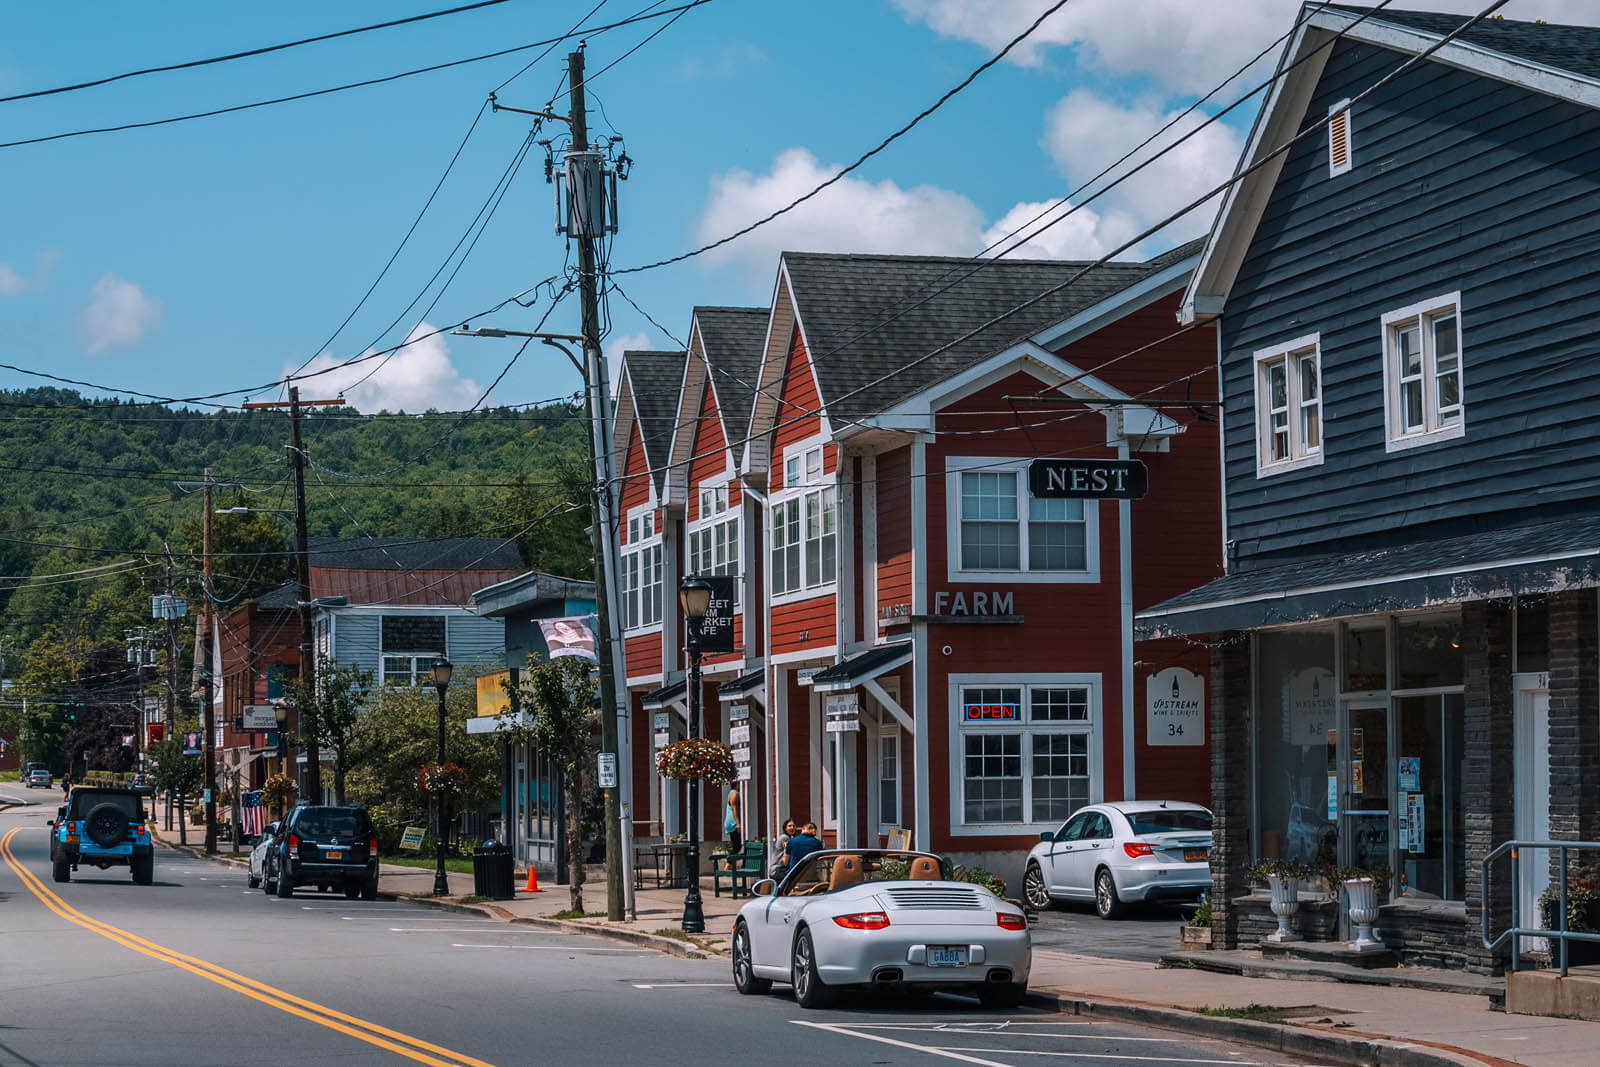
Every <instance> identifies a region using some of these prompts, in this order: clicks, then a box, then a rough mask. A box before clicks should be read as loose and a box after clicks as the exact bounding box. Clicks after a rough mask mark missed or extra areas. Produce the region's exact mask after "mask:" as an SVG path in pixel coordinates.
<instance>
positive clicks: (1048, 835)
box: [1039, 830, 1056, 844]
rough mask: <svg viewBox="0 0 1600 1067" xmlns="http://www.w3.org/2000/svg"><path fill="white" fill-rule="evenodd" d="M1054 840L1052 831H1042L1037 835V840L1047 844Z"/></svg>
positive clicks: (1054, 836)
mask: <svg viewBox="0 0 1600 1067" xmlns="http://www.w3.org/2000/svg"><path fill="white" fill-rule="evenodd" d="M1055 839H1056V835H1055V831H1053V830H1044V831H1042V832H1040V834H1039V840H1040V841H1043V842H1045V843H1047V844H1048V843H1049V842H1051V841H1054V840H1055Z"/></svg>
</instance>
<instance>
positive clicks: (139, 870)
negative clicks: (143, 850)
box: [128, 855, 156, 885]
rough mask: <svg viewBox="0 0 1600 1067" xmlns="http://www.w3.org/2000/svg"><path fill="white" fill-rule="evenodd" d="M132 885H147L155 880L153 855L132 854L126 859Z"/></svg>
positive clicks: (154, 859)
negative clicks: (130, 869) (131, 877)
mask: <svg viewBox="0 0 1600 1067" xmlns="http://www.w3.org/2000/svg"><path fill="white" fill-rule="evenodd" d="M128 866H129V867H130V868H132V874H133V884H134V885H149V884H150V883H152V882H154V881H155V880H156V858H155V856H153V855H152V856H133V857H132V858H130V859H129V860H128Z"/></svg>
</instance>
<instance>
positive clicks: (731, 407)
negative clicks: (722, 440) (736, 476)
mask: <svg viewBox="0 0 1600 1067" xmlns="http://www.w3.org/2000/svg"><path fill="white" fill-rule="evenodd" d="M770 314H771V309H769V308H764V307H757V308H743V307H697V308H695V309H694V317H695V321H697V322H698V323H699V324H700V343H701V344H702V345H703V346H704V347H705V355H706V363H707V364H708V365H709V366H710V367H711V380H712V383H713V384H714V385H715V386H716V389H717V402H718V405H719V407H720V408H721V411H722V428H723V432H724V433H725V434H726V435H727V438H728V442H729V444H730V445H735V443H736V442H738V441H740V440H742V439H743V438H744V436H745V434H747V433H749V432H750V405H751V403H752V402H753V401H754V400H755V395H756V375H757V374H759V373H761V351H762V346H763V343H764V342H765V341H766V339H767V319H768V317H769V316H770ZM735 447H737V446H736V445H735Z"/></svg>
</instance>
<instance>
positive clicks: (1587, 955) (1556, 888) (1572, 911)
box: [1539, 867, 1600, 967]
mask: <svg viewBox="0 0 1600 1067" xmlns="http://www.w3.org/2000/svg"><path fill="white" fill-rule="evenodd" d="M1597 885H1600V870H1597V869H1596V868H1594V867H1582V868H1579V869H1577V870H1568V871H1567V930H1568V931H1570V932H1573V933H1580V934H1596V933H1600V893H1597V892H1596V888H1597ZM1539 925H1540V926H1541V927H1543V928H1544V929H1546V930H1559V929H1561V886H1560V884H1559V883H1557V882H1552V883H1551V884H1550V885H1548V886H1546V887H1545V890H1544V892H1542V893H1540V894H1539ZM1560 952H1561V944H1560V942H1559V941H1557V940H1556V939H1554V938H1552V939H1551V940H1550V956H1551V958H1552V959H1558V958H1559V953H1560ZM1567 962H1568V963H1569V964H1572V965H1573V966H1579V967H1581V966H1584V965H1586V964H1590V963H1600V942H1595V941H1568V942H1567Z"/></svg>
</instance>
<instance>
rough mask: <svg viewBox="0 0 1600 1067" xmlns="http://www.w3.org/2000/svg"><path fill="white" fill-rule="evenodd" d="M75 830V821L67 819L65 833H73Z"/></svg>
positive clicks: (76, 827)
mask: <svg viewBox="0 0 1600 1067" xmlns="http://www.w3.org/2000/svg"><path fill="white" fill-rule="evenodd" d="M77 832H78V824H77V823H76V822H71V821H69V822H68V823H67V833H69V834H75V833H77Z"/></svg>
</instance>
